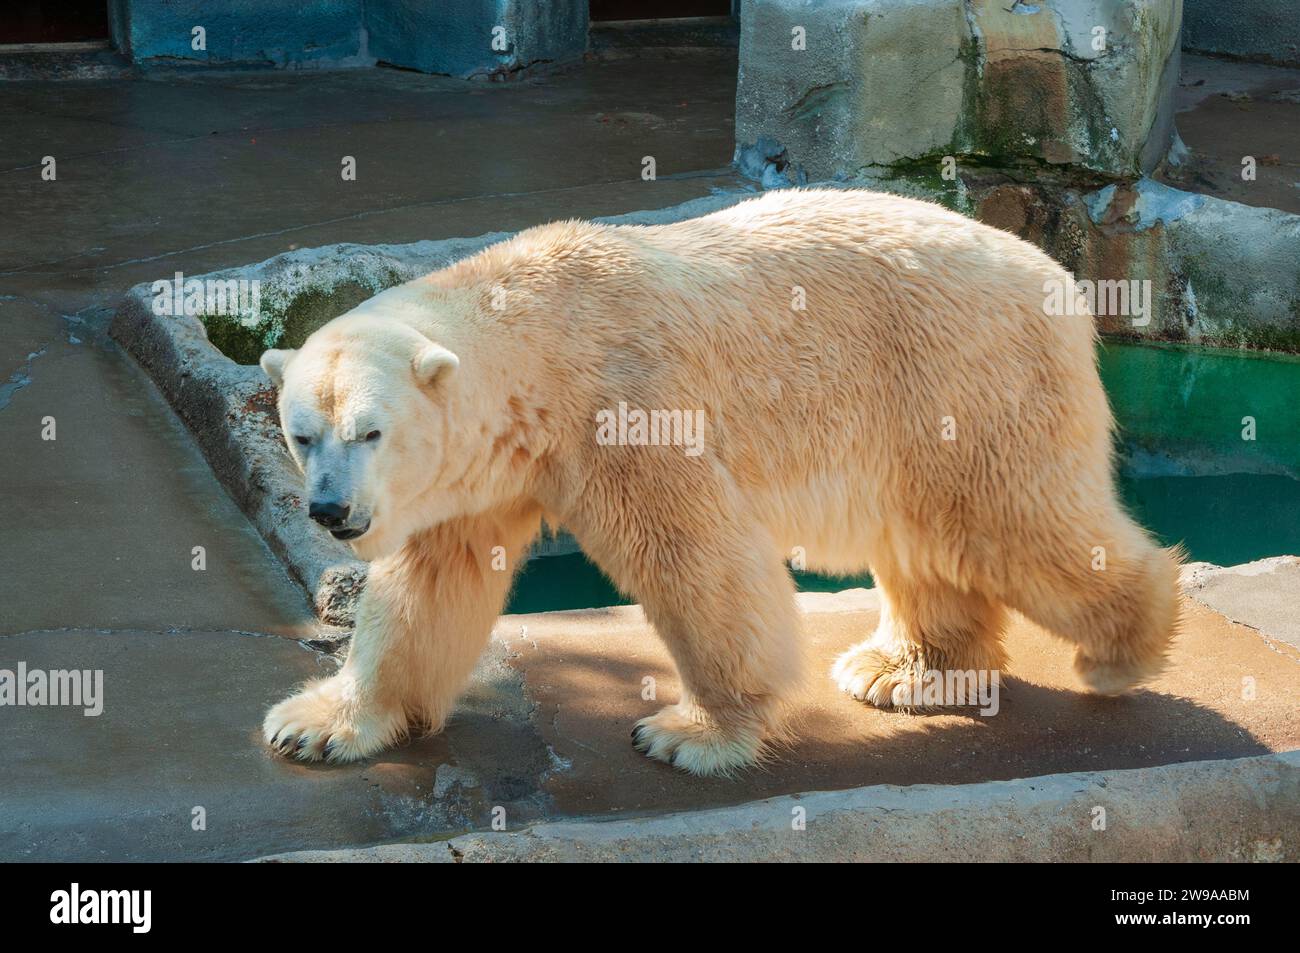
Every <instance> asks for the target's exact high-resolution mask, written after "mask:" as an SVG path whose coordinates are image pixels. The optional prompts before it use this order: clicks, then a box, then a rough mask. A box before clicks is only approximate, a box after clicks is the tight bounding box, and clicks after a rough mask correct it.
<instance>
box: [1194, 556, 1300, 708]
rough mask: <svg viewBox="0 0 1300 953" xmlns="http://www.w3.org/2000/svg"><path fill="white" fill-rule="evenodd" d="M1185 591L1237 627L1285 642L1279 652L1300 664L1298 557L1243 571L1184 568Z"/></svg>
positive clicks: (1205, 565)
mask: <svg viewBox="0 0 1300 953" xmlns="http://www.w3.org/2000/svg"><path fill="white" fill-rule="evenodd" d="M1183 589H1184V591H1186V592H1187V593H1188V595H1190V596H1191V597H1192V598H1193V599H1195V600H1196V601H1197V602H1199V603H1201V604H1203V605H1205V606H1208V607H1209V608H1211V609H1213V610H1214V611H1215V612H1218V613H1220V614H1221V615H1223V616H1224V617H1226V618H1228V619H1231V620H1232V621H1233V622H1236V623H1240V624H1241V625H1245V626H1249V627H1250V628H1252V629H1256V630H1258V631H1259V633H1260V634H1261V635H1263V636H1265V637H1266V638H1268V639H1271V640H1276V642H1281V643H1284V644H1282V645H1277V646H1276V648H1277V649H1278V650H1279V651H1280V652H1282V653H1283V654H1286V655H1288V656H1289V657H1291V658H1293V659H1294V660H1296V661H1297V662H1300V651H1297V650H1300V557H1296V556H1277V557H1274V558H1271V559H1260V560H1256V561H1255V562H1252V563H1246V564H1245V565H1242V566H1212V565H1210V564H1209V563H1193V564H1192V565H1189V566H1186V567H1184V568H1183ZM1298 701H1300V700H1298Z"/></svg>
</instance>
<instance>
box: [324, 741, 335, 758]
mask: <svg viewBox="0 0 1300 953" xmlns="http://www.w3.org/2000/svg"><path fill="white" fill-rule="evenodd" d="M333 754H334V742H332V741H328V742H326V743H325V751H324V755H325V757H327V758H328V757H330V756H331V755H333Z"/></svg>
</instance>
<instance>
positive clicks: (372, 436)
mask: <svg viewBox="0 0 1300 953" xmlns="http://www.w3.org/2000/svg"><path fill="white" fill-rule="evenodd" d="M378 439H379V431H378V430H372V431H370V433H368V434H366V443H374V442H375V441H376V440H378Z"/></svg>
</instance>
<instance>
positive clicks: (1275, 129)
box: [1159, 53, 1300, 214]
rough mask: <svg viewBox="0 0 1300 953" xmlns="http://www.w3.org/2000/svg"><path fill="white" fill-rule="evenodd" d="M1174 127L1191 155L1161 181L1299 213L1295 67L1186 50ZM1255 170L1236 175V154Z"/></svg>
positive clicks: (1299, 94) (1299, 99)
mask: <svg viewBox="0 0 1300 953" xmlns="http://www.w3.org/2000/svg"><path fill="white" fill-rule="evenodd" d="M1177 103H1178V105H1177V108H1178V114H1177V118H1176V122H1177V124H1178V133H1179V135H1180V136H1182V139H1183V142H1184V143H1185V144H1186V145H1187V148H1188V150H1189V151H1190V154H1189V155H1188V156H1187V158H1186V160H1185V161H1184V163H1183V164H1182V165H1181V166H1179V167H1177V168H1168V169H1166V170H1165V171H1164V173H1163V174H1162V175H1160V176H1159V178H1160V179H1161V181H1164V182H1167V183H1168V184H1170V185H1173V186H1176V187H1178V188H1181V189H1185V190H1187V191H1189V192H1201V193H1205V194H1207V195H1213V196H1216V197H1217V198H1221V199H1228V200H1230V201H1233V202H1241V203H1242V204H1244V205H1253V206H1256V207H1259V208H1279V209H1282V210H1283V211H1286V212H1291V213H1293V214H1300V69H1287V68H1285V67H1280V66H1266V65H1263V64H1259V63H1239V62H1235V61H1232V60H1221V59H1216V58H1214V57H1209V56H1198V55H1196V54H1193V53H1184V54H1183V56H1182V74H1181V77H1180V80H1179V84H1178V91H1177ZM1246 156H1252V157H1254V159H1255V177H1254V178H1253V179H1249V180H1248V179H1243V178H1242V159H1243V158H1244V157H1246Z"/></svg>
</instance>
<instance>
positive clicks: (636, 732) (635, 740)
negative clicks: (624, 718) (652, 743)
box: [632, 725, 645, 745]
mask: <svg viewBox="0 0 1300 953" xmlns="http://www.w3.org/2000/svg"><path fill="white" fill-rule="evenodd" d="M644 730H645V725H637V726H636V727H634V728H633V729H632V744H634V745H635V744H640V743H641V732H642V731H644Z"/></svg>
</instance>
